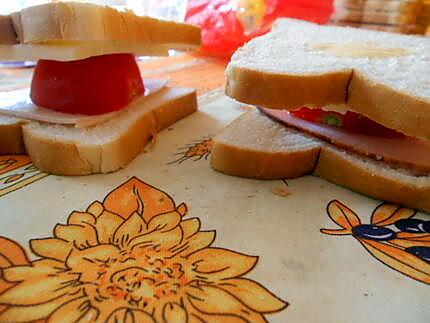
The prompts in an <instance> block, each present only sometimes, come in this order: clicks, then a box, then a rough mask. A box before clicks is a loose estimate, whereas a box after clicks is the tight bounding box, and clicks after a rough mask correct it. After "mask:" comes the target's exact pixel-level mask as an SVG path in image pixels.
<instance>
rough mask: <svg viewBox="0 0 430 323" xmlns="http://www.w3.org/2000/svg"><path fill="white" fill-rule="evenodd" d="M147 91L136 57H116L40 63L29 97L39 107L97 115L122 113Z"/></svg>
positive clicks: (108, 56) (44, 61)
mask: <svg viewBox="0 0 430 323" xmlns="http://www.w3.org/2000/svg"><path fill="white" fill-rule="evenodd" d="M144 91H145V87H144V84H143V80H142V77H141V75H140V71H139V67H138V66H137V64H136V60H135V58H134V56H133V55H131V54H113V55H103V56H94V57H90V58H86V59H83V60H77V61H70V62H59V61H51V60H39V61H38V62H37V66H36V68H35V71H34V74H33V81H32V83H31V94H30V97H31V100H32V101H33V103H34V104H36V105H38V106H40V107H44V108H48V109H52V110H56V111H60V112H65V113H73V114H86V115H96V114H103V113H108V112H113V111H117V110H120V109H122V108H124V107H125V106H127V105H128V104H129V103H130V102H131V101H133V99H135V98H136V97H137V96H139V95H142V94H143V93H144Z"/></svg>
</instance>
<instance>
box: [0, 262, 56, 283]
mask: <svg viewBox="0 0 430 323" xmlns="http://www.w3.org/2000/svg"><path fill="white" fill-rule="evenodd" d="M62 268H64V265H63V263H62V262H59V261H57V260H51V259H42V260H36V261H34V262H33V263H32V264H31V265H28V266H14V267H10V268H6V269H4V270H3V275H4V276H3V277H4V278H5V279H6V280H7V281H9V282H20V281H23V280H25V279H31V278H36V277H40V276H45V277H46V276H48V275H56V274H58V272H59V270H61V269H62Z"/></svg>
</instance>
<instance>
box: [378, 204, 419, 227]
mask: <svg viewBox="0 0 430 323" xmlns="http://www.w3.org/2000/svg"><path fill="white" fill-rule="evenodd" d="M416 213H417V211H415V210H412V209H407V208H404V207H401V206H398V205H394V204H389V203H383V204H381V205H379V206H378V207H377V208H376V209H375V210H374V211H373V213H372V217H371V220H370V221H371V223H373V224H376V225H379V226H386V225H391V224H393V223H395V222H396V221H398V220H401V219H409V218H411V217H413V216H414V215H415V214H416Z"/></svg>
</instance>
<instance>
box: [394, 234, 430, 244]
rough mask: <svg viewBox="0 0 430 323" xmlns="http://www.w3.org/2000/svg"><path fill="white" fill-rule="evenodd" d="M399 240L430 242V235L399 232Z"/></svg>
mask: <svg viewBox="0 0 430 323" xmlns="http://www.w3.org/2000/svg"><path fill="white" fill-rule="evenodd" d="M397 238H399V239H411V240H416V241H423V242H429V241H430V233H415V232H397Z"/></svg>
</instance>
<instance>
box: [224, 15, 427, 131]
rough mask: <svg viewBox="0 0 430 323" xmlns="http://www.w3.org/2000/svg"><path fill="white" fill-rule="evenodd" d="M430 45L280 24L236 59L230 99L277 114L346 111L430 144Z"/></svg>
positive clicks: (298, 23)
mask: <svg viewBox="0 0 430 323" xmlns="http://www.w3.org/2000/svg"><path fill="white" fill-rule="evenodd" d="M429 75H430V39H428V38H425V37H419V36H406V35H398V34H391V33H385V32H378V31H371V30H358V29H355V28H346V27H335V26H319V25H316V24H313V23H308V22H303V21H299V20H294V19H281V20H279V21H278V22H277V24H276V26H275V28H273V30H272V31H271V32H270V33H269V34H267V35H264V36H262V37H259V38H256V39H254V40H252V41H250V42H249V43H247V44H246V45H245V46H243V47H242V48H241V49H239V50H238V51H237V52H236V53H235V54H234V55H233V57H232V60H231V62H230V64H229V66H228V68H227V85H226V93H227V95H229V96H231V97H233V98H234V99H236V100H238V101H241V102H244V103H248V104H254V105H261V106H264V107H268V108H275V109H290V110H291V109H295V108H298V107H301V106H305V105H308V106H311V107H321V106H326V105H329V104H340V103H343V104H347V105H348V107H349V108H351V109H352V110H355V111H357V112H359V113H362V114H364V115H366V116H367V117H369V118H370V119H373V120H374V121H376V122H378V123H381V124H383V125H385V126H387V127H389V128H393V129H397V130H399V131H401V132H404V133H406V134H408V135H411V136H414V137H420V138H424V139H430V127H429V126H428V125H429V124H430V79H429Z"/></svg>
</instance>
